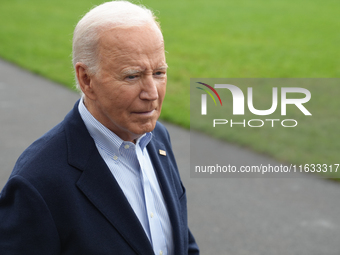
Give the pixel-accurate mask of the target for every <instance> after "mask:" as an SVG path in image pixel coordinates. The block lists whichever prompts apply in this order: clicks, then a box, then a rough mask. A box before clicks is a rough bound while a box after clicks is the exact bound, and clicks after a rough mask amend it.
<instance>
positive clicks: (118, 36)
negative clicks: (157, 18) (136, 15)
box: [98, 24, 164, 57]
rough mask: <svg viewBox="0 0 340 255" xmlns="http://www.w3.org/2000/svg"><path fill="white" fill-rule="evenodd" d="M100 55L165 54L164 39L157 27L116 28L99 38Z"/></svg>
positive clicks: (147, 25) (151, 25) (104, 32)
mask: <svg viewBox="0 0 340 255" xmlns="http://www.w3.org/2000/svg"><path fill="white" fill-rule="evenodd" d="M98 48H99V53H100V55H102V57H103V55H106V56H108V55H110V56H112V55H115V54H124V53H126V54H129V53H134V54H144V53H146V52H148V53H150V52H152V51H154V52H159V51H163V52H164V39H163V35H162V33H161V31H160V30H159V28H158V27H157V26H156V25H153V24H146V25H143V26H133V27H115V28H111V29H107V30H106V31H103V32H102V33H101V35H100V37H99V44H98Z"/></svg>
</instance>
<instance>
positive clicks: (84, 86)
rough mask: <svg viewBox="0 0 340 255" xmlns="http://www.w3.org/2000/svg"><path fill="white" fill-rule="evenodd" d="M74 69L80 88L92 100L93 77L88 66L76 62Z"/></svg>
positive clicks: (93, 96) (93, 95)
mask: <svg viewBox="0 0 340 255" xmlns="http://www.w3.org/2000/svg"><path fill="white" fill-rule="evenodd" d="M75 71H76V76H77V79H78V83H79V86H80V89H81V90H82V92H83V93H84V94H85V96H86V97H88V98H89V99H92V100H94V99H95V93H94V91H93V80H92V79H93V78H92V76H91V75H90V72H89V69H88V67H87V66H86V65H85V64H83V63H81V62H78V63H76V65H75Z"/></svg>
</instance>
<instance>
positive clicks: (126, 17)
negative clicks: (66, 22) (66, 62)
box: [72, 1, 160, 90]
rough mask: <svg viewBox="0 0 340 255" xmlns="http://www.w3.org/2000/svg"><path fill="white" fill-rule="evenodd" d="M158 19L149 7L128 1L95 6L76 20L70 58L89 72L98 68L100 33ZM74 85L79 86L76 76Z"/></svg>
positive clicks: (93, 71)
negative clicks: (84, 66) (85, 67)
mask: <svg viewBox="0 0 340 255" xmlns="http://www.w3.org/2000/svg"><path fill="white" fill-rule="evenodd" d="M146 24H156V25H157V27H158V28H159V29H160V26H159V23H158V22H157V21H156V17H155V16H154V14H153V13H152V11H151V10H149V9H147V8H146V7H144V6H138V5H135V4H132V3H130V2H128V1H112V2H106V3H103V4H101V5H99V6H96V7H95V8H93V9H92V10H90V11H89V12H88V13H86V14H85V16H84V17H83V18H82V19H81V20H80V21H79V22H78V24H77V26H76V28H75V29H74V33H73V46H72V62H73V66H74V67H75V65H76V63H77V62H81V63H83V64H85V65H86V66H87V67H88V71H89V72H90V74H94V73H96V72H97V71H98V63H97V56H98V47H97V46H98V41H99V37H100V34H101V33H102V32H104V31H107V30H109V29H112V28H115V27H133V26H142V25H146ZM76 84H77V89H78V90H80V87H79V83H78V79H77V77H76Z"/></svg>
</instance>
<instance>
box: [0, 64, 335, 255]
mask: <svg viewBox="0 0 340 255" xmlns="http://www.w3.org/2000/svg"><path fill="white" fill-rule="evenodd" d="M78 98H79V95H78V94H76V93H74V92H72V91H69V90H67V89H66V88H64V87H62V86H60V85H58V84H55V83H53V82H50V81H48V80H46V79H44V78H41V77H39V76H36V75H34V74H31V73H29V72H26V71H24V70H22V69H20V68H17V67H16V66H14V65H11V64H8V63H6V62H4V61H2V60H0V123H1V125H0V189H1V188H2V187H3V186H4V185H5V183H6V180H7V178H8V176H9V174H10V172H11V170H12V168H13V165H14V163H15V161H16V159H17V158H18V156H19V155H20V154H21V152H22V151H23V150H24V149H25V148H26V147H27V146H28V145H29V144H30V143H32V142H33V141H34V140H35V139H37V138H38V137H40V136H41V135H42V134H43V133H45V132H46V131H48V130H49V129H50V128H51V127H53V126H54V125H55V124H57V123H58V122H60V121H61V120H62V119H63V118H64V116H65V114H66V113H67V112H68V111H69V110H70V109H71V107H72V106H73V104H74V103H75V101H76V100H77V99H78ZM166 126H167V127H168V129H169V131H170V134H171V137H172V143H173V147H174V151H175V154H176V156H177V161H178V165H179V168H180V171H181V175H182V179H183V182H184V185H185V186H186V189H187V193H188V208H189V224H190V227H191V230H192V232H193V233H194V235H195V236H196V239H197V241H198V243H199V245H200V248H201V251H202V254H203V255H217V254H221V255H295V254H296V255H339V254H340V242H339V236H340V203H339V199H340V184H338V183H334V182H331V181H326V180H321V179H316V178H313V177H312V178H311V177H308V178H307V177H306V178H296V179H292V178H285V179H273V178H267V179H261V178H240V179H236V178H229V179H227V178H225V179H200V178H190V177H189V158H190V157H189V155H190V153H189V136H191V139H202V142H204V144H205V150H207V151H211V150H213V151H214V152H215V151H216V153H220V155H217V156H218V157H222V156H225V155H228V156H229V157H230V160H232V161H233V163H234V164H237V162H238V163H240V162H244V160H245V159H246V160H247V162H248V163H249V162H258V161H260V162H273V161H272V160H271V159H267V158H265V157H263V156H261V155H257V154H255V153H253V152H250V151H247V150H244V149H240V148H238V147H235V146H231V145H229V144H225V143H221V142H218V141H215V140H214V139H211V138H208V137H205V136H202V135H197V134H196V133H193V132H192V133H191V134H190V133H189V132H188V131H186V130H183V129H181V128H178V127H176V126H173V125H169V124H166ZM216 148H219V149H218V150H217V149H216Z"/></svg>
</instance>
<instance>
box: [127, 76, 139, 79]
mask: <svg viewBox="0 0 340 255" xmlns="http://www.w3.org/2000/svg"><path fill="white" fill-rule="evenodd" d="M137 77H138V76H137V75H129V76H127V77H126V78H127V79H129V80H133V79H136V78H137Z"/></svg>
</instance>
